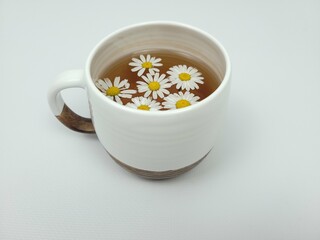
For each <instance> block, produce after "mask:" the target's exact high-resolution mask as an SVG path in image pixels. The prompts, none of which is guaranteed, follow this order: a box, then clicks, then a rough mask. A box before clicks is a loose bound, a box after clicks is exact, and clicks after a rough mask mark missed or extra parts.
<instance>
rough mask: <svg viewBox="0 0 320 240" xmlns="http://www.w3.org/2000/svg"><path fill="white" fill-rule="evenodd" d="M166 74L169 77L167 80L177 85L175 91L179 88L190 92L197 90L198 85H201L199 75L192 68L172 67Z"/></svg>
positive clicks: (183, 66) (196, 70) (201, 78)
mask: <svg viewBox="0 0 320 240" xmlns="http://www.w3.org/2000/svg"><path fill="white" fill-rule="evenodd" d="M167 73H168V74H169V75H170V76H169V79H170V80H171V82H172V84H177V86H176V87H177V89H179V88H181V89H182V90H184V89H186V90H187V91H190V89H192V90H194V89H199V86H198V83H199V84H203V81H202V80H203V77H201V73H200V72H198V69H196V68H194V67H187V66H186V65H178V66H173V67H171V68H169V71H167Z"/></svg>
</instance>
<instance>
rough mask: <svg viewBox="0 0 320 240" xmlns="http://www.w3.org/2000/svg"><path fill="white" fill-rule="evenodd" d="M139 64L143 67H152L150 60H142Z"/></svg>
mask: <svg viewBox="0 0 320 240" xmlns="http://www.w3.org/2000/svg"><path fill="white" fill-rule="evenodd" d="M141 66H142V67H143V68H152V67H153V66H152V63H151V62H144V63H142V64H141Z"/></svg>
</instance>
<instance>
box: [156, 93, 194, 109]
mask: <svg viewBox="0 0 320 240" xmlns="http://www.w3.org/2000/svg"><path fill="white" fill-rule="evenodd" d="M199 99H200V97H198V96H195V95H194V94H193V93H190V92H185V93H183V92H178V93H174V94H170V95H169V96H167V97H165V98H164V102H163V103H162V104H163V106H164V108H167V109H179V108H184V107H188V106H190V105H193V104H195V103H197V101H198V100H199Z"/></svg>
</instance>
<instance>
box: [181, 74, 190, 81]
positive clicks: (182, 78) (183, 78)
mask: <svg viewBox="0 0 320 240" xmlns="http://www.w3.org/2000/svg"><path fill="white" fill-rule="evenodd" d="M179 78H180V80H181V81H189V80H190V79H191V75H190V74H189V73H180V74H179Z"/></svg>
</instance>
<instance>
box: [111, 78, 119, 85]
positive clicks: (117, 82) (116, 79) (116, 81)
mask: <svg viewBox="0 0 320 240" xmlns="http://www.w3.org/2000/svg"><path fill="white" fill-rule="evenodd" d="M119 83H120V77H116V78H115V79H114V82H113V85H114V86H115V87H118V86H119Z"/></svg>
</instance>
